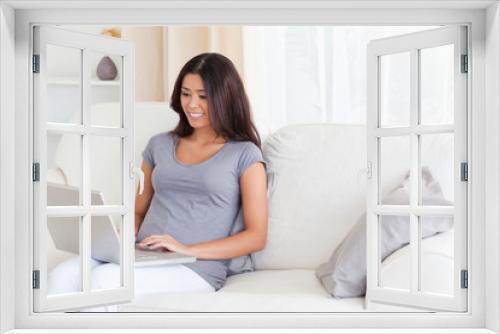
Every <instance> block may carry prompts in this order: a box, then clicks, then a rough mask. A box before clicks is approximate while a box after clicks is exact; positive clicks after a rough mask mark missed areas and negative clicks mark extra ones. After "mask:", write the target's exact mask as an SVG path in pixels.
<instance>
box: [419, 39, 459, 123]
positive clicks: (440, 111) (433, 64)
mask: <svg viewBox="0 0 500 334" xmlns="http://www.w3.org/2000/svg"><path fill="white" fill-rule="evenodd" d="M453 52H454V50H453V44H451V45H443V46H439V47H435V48H428V49H422V50H420V113H421V116H420V117H421V124H452V123H453V118H454V117H453V96H454V95H453V89H454V75H453V74H454V66H455V64H454V61H453Z"/></svg>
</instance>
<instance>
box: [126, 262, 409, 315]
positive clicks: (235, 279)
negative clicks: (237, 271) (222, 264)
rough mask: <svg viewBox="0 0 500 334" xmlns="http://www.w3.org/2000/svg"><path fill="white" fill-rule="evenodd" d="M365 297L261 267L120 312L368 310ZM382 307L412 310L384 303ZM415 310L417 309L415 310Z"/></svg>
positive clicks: (141, 299) (148, 298)
mask: <svg viewBox="0 0 500 334" xmlns="http://www.w3.org/2000/svg"><path fill="white" fill-rule="evenodd" d="M363 303H364V298H349V299H335V298H331V297H330V296H329V295H328V294H327V293H326V292H325V290H324V289H323V287H322V286H321V284H320V283H319V281H318V280H317V279H316V277H315V275H314V271H313V270H305V269H292V270H261V271H254V272H250V273H245V274H241V275H234V276H231V277H229V278H228V279H227V281H226V284H225V285H224V287H223V288H222V289H220V290H219V291H217V292H205V293H199V292H198V293H188V292H182V293H162V294H149V295H144V296H137V297H136V298H135V299H134V300H133V301H132V302H131V303H128V304H123V305H120V306H119V309H118V310H119V311H121V312H366V311H367V310H365V309H364V304H363ZM380 307H381V309H380V310H385V311H399V312H401V311H409V310H412V309H409V308H404V307H400V306H390V305H382V306H380ZM413 311H415V310H414V309H413Z"/></svg>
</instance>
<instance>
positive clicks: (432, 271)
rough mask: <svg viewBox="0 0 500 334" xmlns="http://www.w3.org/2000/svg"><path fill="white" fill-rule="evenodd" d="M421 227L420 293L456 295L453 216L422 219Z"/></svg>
mask: <svg viewBox="0 0 500 334" xmlns="http://www.w3.org/2000/svg"><path fill="white" fill-rule="evenodd" d="M420 224H421V260H420V264H421V283H420V290H421V291H423V292H433V293H440V294H447V295H453V286H454V275H453V270H454V269H453V268H454V250H453V245H454V243H455V241H454V238H453V235H454V234H453V216H422V217H420ZM436 232H438V233H437V234H436Z"/></svg>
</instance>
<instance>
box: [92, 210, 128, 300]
mask: <svg viewBox="0 0 500 334" xmlns="http://www.w3.org/2000/svg"><path fill="white" fill-rule="evenodd" d="M122 223H123V219H122V216H121V215H104V216H92V217H91V224H92V225H91V231H92V232H91V235H92V258H93V259H94V260H98V261H102V262H105V264H104V266H103V265H100V266H98V267H96V268H94V271H93V272H92V290H102V289H111V288H118V287H121V286H123V283H122V281H121V277H122V275H121V265H120V264H121V262H122V261H121V254H122V248H121V244H122V243H121V238H120V231H121V230H122V226H123V224H122Z"/></svg>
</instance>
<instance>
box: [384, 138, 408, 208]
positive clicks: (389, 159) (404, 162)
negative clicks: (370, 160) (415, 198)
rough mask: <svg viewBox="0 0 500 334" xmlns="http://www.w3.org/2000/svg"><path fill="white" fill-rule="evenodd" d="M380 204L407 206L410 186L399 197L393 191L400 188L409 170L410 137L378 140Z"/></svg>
mask: <svg viewBox="0 0 500 334" xmlns="http://www.w3.org/2000/svg"><path fill="white" fill-rule="evenodd" d="M379 166H380V167H379V172H380V181H379V182H380V194H381V197H380V199H379V203H380V204H392V205H408V204H409V203H410V199H409V198H410V196H409V194H410V184H409V182H406V183H405V185H406V187H407V188H406V189H405V190H406V191H404V192H401V194H400V196H398V195H397V194H395V193H393V190H395V189H396V188H398V187H400V186H402V181H403V180H404V178H405V176H406V175H407V174H408V171H409V170H410V137H409V136H397V137H383V138H380V158H379Z"/></svg>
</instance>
